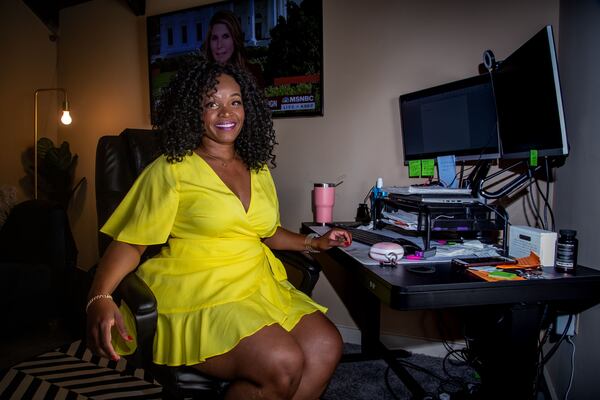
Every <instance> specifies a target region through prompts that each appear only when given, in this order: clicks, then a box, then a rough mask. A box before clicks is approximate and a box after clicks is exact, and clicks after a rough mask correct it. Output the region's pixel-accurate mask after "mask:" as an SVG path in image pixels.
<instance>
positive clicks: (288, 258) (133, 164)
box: [96, 129, 320, 399]
mask: <svg viewBox="0 0 600 400" xmlns="http://www.w3.org/2000/svg"><path fill="white" fill-rule="evenodd" d="M159 153H160V151H159V138H158V133H157V132H156V131H153V130H141V129H126V130H124V131H123V132H122V133H121V134H120V135H118V136H116V135H113V136H103V137H101V138H100V140H99V142H98V147H97V149H96V212H97V214H98V226H102V225H103V224H104V223H105V222H106V220H107V219H108V217H109V216H110V215H111V214H112V212H113V211H114V209H115V208H116V206H117V205H118V204H119V202H120V201H121V200H122V198H123V197H124V196H125V194H126V193H127V191H128V190H129V188H130V187H131V185H132V184H133V182H134V180H135V178H136V177H137V176H138V175H139V173H140V172H141V171H142V170H143V169H144V167H145V166H146V165H148V164H149V163H150V162H151V161H153V160H154V159H155V158H156V157H157V156H158V155H159ZM110 241H111V238H109V237H108V236H106V235H104V234H102V233H99V237H98V247H99V253H100V254H101V255H102V254H103V253H104V251H105V250H106V247H107V246H108V244H109V243H110ZM159 249H160V246H150V247H149V248H148V249H147V250H146V252H145V253H144V255H143V257H142V258H143V260H146V259H147V258H148V257H151V256H152V255H155V254H156V253H157V252H158V250H159ZM274 253H275V255H276V256H277V257H278V258H279V259H280V260H281V261H282V262H283V263H284V265H285V266H286V267H293V268H294V269H293V270H289V268H288V270H289V272H291V273H292V275H290V280H291V281H294V279H293V277H299V284H297V285H296V287H297V288H298V289H299V290H301V291H303V292H304V293H306V294H308V295H310V294H311V292H312V290H313V288H314V286H315V284H316V283H317V280H318V279H319V272H320V268H319V266H318V265H317V264H316V263H315V262H313V260H312V258H311V257H310V256H309V255H307V254H304V253H299V252H292V251H274ZM115 298H116V300H117V301H119V300H121V301H124V302H125V303H127V306H128V307H129V308H130V309H131V312H132V313H133V316H134V318H135V324H136V332H137V341H138V348H137V350H136V352H135V353H134V354H133V355H132V356H129V357H128V360H129V361H131V362H133V364H134V365H136V366H137V367H139V368H144V369H145V370H146V371H148V372H150V373H151V375H153V376H154V378H155V379H156V380H157V381H158V382H160V383H161V385H163V392H164V394H165V395H166V396H169V397H171V398H182V397H190V396H191V397H194V398H201V399H217V398H219V397H221V395H222V394H223V392H224V388H225V387H226V385H227V382H224V381H221V380H218V379H214V378H211V377H209V376H206V375H203V374H201V373H200V372H198V370H196V369H195V368H192V367H186V366H181V367H168V366H162V365H157V364H154V363H153V362H152V356H153V343H154V333H155V331H156V321H157V318H158V314H157V311H156V298H155V297H154V295H153V294H152V292H151V290H150V288H148V286H147V285H146V283H145V282H144V281H142V280H141V279H140V278H139V277H138V276H137V275H136V274H134V273H130V274H129V275H127V276H126V277H125V278H124V279H123V281H122V282H121V284H120V285H119V287H118V288H117V290H116V293H115Z"/></svg>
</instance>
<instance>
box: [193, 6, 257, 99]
mask: <svg viewBox="0 0 600 400" xmlns="http://www.w3.org/2000/svg"><path fill="white" fill-rule="evenodd" d="M206 37H207V40H206V41H205V42H204V54H205V55H206V56H207V57H208V59H209V60H211V61H214V62H217V63H219V64H226V63H230V64H233V65H236V66H238V67H241V68H245V69H247V70H248V71H250V73H252V75H253V76H254V79H255V80H256V83H257V84H258V86H259V87H260V88H264V87H265V79H264V77H263V73H262V69H261V67H260V65H258V64H251V63H249V62H248V60H247V59H246V54H245V51H244V49H245V47H244V33H243V32H242V27H241V26H240V22H239V21H238V19H237V17H236V16H235V14H233V13H232V12H230V11H217V12H216V13H215V14H214V15H213V16H212V18H211V19H210V22H209V24H208V34H207V36H206Z"/></svg>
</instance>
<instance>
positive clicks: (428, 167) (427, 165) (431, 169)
mask: <svg viewBox="0 0 600 400" xmlns="http://www.w3.org/2000/svg"><path fill="white" fill-rule="evenodd" d="M421 175H423V176H434V175H435V160H434V159H433V158H432V159H428V160H421Z"/></svg>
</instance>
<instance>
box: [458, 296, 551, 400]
mask: <svg viewBox="0 0 600 400" xmlns="http://www.w3.org/2000/svg"><path fill="white" fill-rule="evenodd" d="M543 314H544V306H543V305H540V304H529V305H528V304H518V305H513V306H502V307H500V306H499V307H493V306H486V307H481V308H475V309H472V308H471V309H468V311H466V315H465V324H466V326H465V328H466V331H465V332H466V340H467V344H468V346H469V350H470V351H471V352H472V355H473V358H474V361H475V368H476V369H477V371H478V373H479V375H480V376H481V390H480V397H481V398H482V399H511V400H513V399H532V398H533V397H534V395H535V394H534V391H535V384H536V377H537V363H538V358H539V357H538V356H539V354H538V341H539V335H540V330H541V327H542V318H543Z"/></svg>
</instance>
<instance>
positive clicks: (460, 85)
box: [398, 74, 500, 165]
mask: <svg viewBox="0 0 600 400" xmlns="http://www.w3.org/2000/svg"><path fill="white" fill-rule="evenodd" d="M482 83H489V84H490V90H491V80H490V76H489V75H488V74H480V75H475V76H471V77H468V78H464V79H460V80H457V81H452V82H447V83H444V84H441V85H436V86H433V87H429V88H426V89H421V90H417V91H414V92H410V93H405V94H402V95H400V97H399V99H398V103H399V107H400V120H401V125H402V127H401V131H402V134H401V136H402V152H403V157H404V165H408V163H409V161H413V160H424V159H434V160H435V159H436V158H437V157H441V156H449V155H454V156H455V159H456V161H478V160H495V159H498V158H499V157H500V148H499V139H498V141H497V146H496V147H495V148H493V147H489V148H483V149H479V152H478V153H474V152H473V149H468V150H464V151H461V152H456V151H446V152H441V151H437V152H431V153H420V154H418V155H409V156H407V154H406V146H405V145H404V144H405V143H406V132H405V129H404V126H405V121H404V118H405V116H404V113H403V112H402V103H403V102H404V101H411V100H414V99H419V98H425V97H429V96H434V95H438V94H442V93H445V92H451V91H455V90H464V89H466V88H469V87H474V86H477V85H480V84H482ZM494 114H495V110H494ZM497 134H498V131H497V124H496V135H497ZM486 149H487V150H486Z"/></svg>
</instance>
